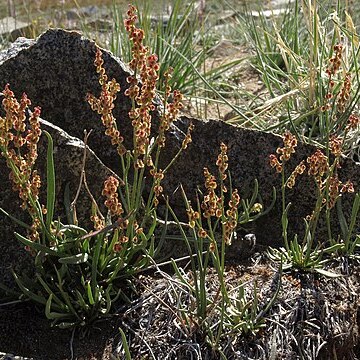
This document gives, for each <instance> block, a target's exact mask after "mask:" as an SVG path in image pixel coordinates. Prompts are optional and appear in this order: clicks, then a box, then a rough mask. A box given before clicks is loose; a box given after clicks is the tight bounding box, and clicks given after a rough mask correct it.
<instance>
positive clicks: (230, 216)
mask: <svg viewBox="0 0 360 360" xmlns="http://www.w3.org/2000/svg"><path fill="white" fill-rule="evenodd" d="M239 204H240V195H239V193H238V190H237V189H235V190H234V191H233V192H232V194H231V199H230V201H229V208H228V210H226V219H225V221H224V223H223V226H224V230H223V241H225V244H227V245H231V239H232V235H233V233H234V231H235V229H236V227H237V223H238V207H239Z"/></svg>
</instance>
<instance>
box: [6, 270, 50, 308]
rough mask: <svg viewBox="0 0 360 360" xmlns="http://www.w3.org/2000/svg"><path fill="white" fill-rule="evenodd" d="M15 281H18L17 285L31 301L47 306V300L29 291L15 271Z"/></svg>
mask: <svg viewBox="0 0 360 360" xmlns="http://www.w3.org/2000/svg"><path fill="white" fill-rule="evenodd" d="M12 274H13V276H14V279H15V281H16V284H17V285H18V286H19V288H20V290H21V291H22V292H23V293H24V294H25V295H26V296H27V297H28V298H30V299H31V300H33V301H35V302H37V303H39V304H42V305H45V304H46V299H45V298H44V297H43V296H40V295H37V294H35V293H33V292H32V291H31V290H29V289H28V288H27V287H25V286H24V284H23V282H22V281H21V280H20V278H19V277H18V276H17V274H16V273H15V272H14V271H13V272H12Z"/></svg>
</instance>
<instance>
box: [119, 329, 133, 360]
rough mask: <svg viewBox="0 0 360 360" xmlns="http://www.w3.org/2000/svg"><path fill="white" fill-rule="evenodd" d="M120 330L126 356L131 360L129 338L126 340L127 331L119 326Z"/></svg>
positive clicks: (127, 359)
mask: <svg viewBox="0 0 360 360" xmlns="http://www.w3.org/2000/svg"><path fill="white" fill-rule="evenodd" d="M119 331H120V334H121V340H122V344H123V347H124V351H125V358H126V360H131V354H130V350H129V344H128V342H127V340H126V336H125V333H124V331H123V330H122V329H121V328H119Z"/></svg>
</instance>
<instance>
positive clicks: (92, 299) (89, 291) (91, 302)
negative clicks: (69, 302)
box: [86, 282, 95, 305]
mask: <svg viewBox="0 0 360 360" xmlns="http://www.w3.org/2000/svg"><path fill="white" fill-rule="evenodd" d="M86 291H87V297H88V299H89V303H90V305H94V304H95V301H94V297H93V295H92V291H91V285H90V283H89V282H88V283H87V285H86Z"/></svg>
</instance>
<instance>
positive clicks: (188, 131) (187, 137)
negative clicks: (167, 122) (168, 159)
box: [181, 123, 194, 150]
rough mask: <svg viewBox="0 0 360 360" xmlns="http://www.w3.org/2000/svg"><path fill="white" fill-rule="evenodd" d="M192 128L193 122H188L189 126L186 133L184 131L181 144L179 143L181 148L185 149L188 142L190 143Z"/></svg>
mask: <svg viewBox="0 0 360 360" xmlns="http://www.w3.org/2000/svg"><path fill="white" fill-rule="evenodd" d="M193 130H194V124H193V123H190V125H189V127H188V129H187V133H186V135H185V137H184V140H183V141H182V144H181V148H182V149H183V150H185V149H186V148H187V147H188V145H189V144H190V143H192V137H191V132H192V131H193Z"/></svg>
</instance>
